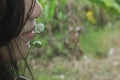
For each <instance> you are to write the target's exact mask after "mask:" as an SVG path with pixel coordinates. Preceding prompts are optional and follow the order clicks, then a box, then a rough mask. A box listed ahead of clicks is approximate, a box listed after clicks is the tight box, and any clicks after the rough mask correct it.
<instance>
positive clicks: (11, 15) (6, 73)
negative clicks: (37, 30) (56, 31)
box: [0, 0, 36, 80]
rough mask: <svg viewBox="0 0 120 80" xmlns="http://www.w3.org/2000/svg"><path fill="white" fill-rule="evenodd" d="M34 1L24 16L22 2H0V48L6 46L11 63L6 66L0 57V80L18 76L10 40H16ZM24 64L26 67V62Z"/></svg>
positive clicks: (21, 0)
mask: <svg viewBox="0 0 120 80" xmlns="http://www.w3.org/2000/svg"><path fill="white" fill-rule="evenodd" d="M35 2H36V0H32V3H31V6H30V8H29V11H28V12H27V15H25V4H24V0H0V47H3V46H7V47H6V48H7V50H8V52H9V54H8V55H9V56H10V58H11V61H12V62H11V63H10V64H6V63H4V62H3V61H2V60H1V56H0V80H14V77H15V75H17V74H18V72H17V69H18V66H17V62H16V61H13V57H12V56H11V55H12V54H13V52H12V49H13V48H12V40H13V39H14V38H17V37H18V36H19V34H20V33H21V31H22V30H23V28H24V25H25V24H26V21H27V20H28V19H29V17H30V15H31V14H32V12H33V8H34V6H35ZM25 64H26V65H27V63H26V61H25Z"/></svg>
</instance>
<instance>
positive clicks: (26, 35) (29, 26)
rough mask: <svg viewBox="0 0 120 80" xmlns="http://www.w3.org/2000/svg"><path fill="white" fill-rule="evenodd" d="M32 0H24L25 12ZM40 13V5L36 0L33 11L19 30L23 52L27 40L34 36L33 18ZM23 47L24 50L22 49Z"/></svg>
mask: <svg viewBox="0 0 120 80" xmlns="http://www.w3.org/2000/svg"><path fill="white" fill-rule="evenodd" d="M31 2H32V0H25V14H27V12H28V10H29V8H30V6H31ZM41 14H42V7H41V5H40V4H39V3H38V1H37V2H36V4H35V7H34V10H33V13H32V14H31V16H30V18H29V19H28V21H27V23H26V25H25V26H24V29H23V31H22V32H21V37H22V39H23V41H24V43H25V44H24V46H23V47H22V50H23V51H24V52H23V53H25V52H26V47H28V45H26V44H27V43H28V41H30V40H31V39H33V38H34V28H35V22H34V21H35V19H36V18H37V17H39V16H40V15H41ZM24 49H25V50H24Z"/></svg>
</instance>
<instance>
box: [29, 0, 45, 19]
mask: <svg viewBox="0 0 120 80" xmlns="http://www.w3.org/2000/svg"><path fill="white" fill-rule="evenodd" d="M42 12H43V9H42V6H41V5H40V3H39V2H38V1H36V4H35V7H34V10H33V13H32V15H31V17H30V19H34V18H37V17H39V16H40V15H41V14H42Z"/></svg>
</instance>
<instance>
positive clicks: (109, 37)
mask: <svg viewBox="0 0 120 80" xmlns="http://www.w3.org/2000/svg"><path fill="white" fill-rule="evenodd" d="M119 31H120V26H119V25H118V24H117V25H107V26H106V27H105V28H102V29H98V30H94V28H91V27H89V28H88V32H87V33H85V34H82V35H81V37H80V43H81V47H82V49H83V52H84V53H85V54H88V55H92V56H94V57H98V56H99V57H104V56H105V55H106V54H107V53H108V51H109V49H110V48H114V47H120V35H119Z"/></svg>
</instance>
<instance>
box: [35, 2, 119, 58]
mask: <svg viewBox="0 0 120 80" xmlns="http://www.w3.org/2000/svg"><path fill="white" fill-rule="evenodd" d="M38 1H39V2H40V4H41V5H42V7H43V15H42V16H41V17H40V18H39V19H37V22H38V23H43V24H45V30H44V32H42V33H40V35H38V36H37V37H36V38H35V39H36V40H39V41H41V42H42V47H41V48H40V52H39V53H40V55H44V57H47V58H49V59H51V58H53V57H54V56H58V55H61V56H65V57H68V56H70V55H71V56H72V54H75V55H76V52H75V50H76V49H78V47H76V45H78V44H80V46H79V49H82V53H80V56H81V54H88V53H89V55H93V56H105V54H106V53H107V51H108V49H109V48H110V46H109V47H108V46H107V47H106V45H102V44H104V42H106V41H107V40H109V36H108V38H107V37H104V34H105V33H107V30H104V29H106V28H105V27H107V28H108V27H109V24H110V25H112V29H113V27H114V25H113V24H114V23H115V22H117V21H119V20H120V16H119V14H120V1H119V0H109V1H108V0H74V1H73V0H38ZM86 15H88V16H86ZM111 15H112V16H111ZM91 16H92V17H91ZM71 17H72V18H71ZM90 18H94V19H90ZM69 19H71V21H72V22H69ZM91 20H95V21H96V23H93V21H91ZM70 26H72V27H73V28H74V34H75V35H78V34H79V36H77V37H76V38H75V39H78V40H77V42H76V44H73V43H72V42H71V40H70V38H71V32H70ZM78 26H79V27H80V32H77V31H75V30H76V29H77V27H78ZM108 32H109V31H108ZM110 33H112V32H110ZM110 33H107V34H106V35H108V34H110ZM104 38H105V39H104ZM108 45H109V43H108ZM80 56H78V57H80Z"/></svg>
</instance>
